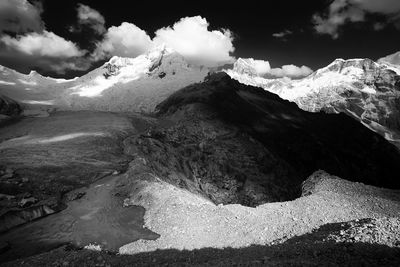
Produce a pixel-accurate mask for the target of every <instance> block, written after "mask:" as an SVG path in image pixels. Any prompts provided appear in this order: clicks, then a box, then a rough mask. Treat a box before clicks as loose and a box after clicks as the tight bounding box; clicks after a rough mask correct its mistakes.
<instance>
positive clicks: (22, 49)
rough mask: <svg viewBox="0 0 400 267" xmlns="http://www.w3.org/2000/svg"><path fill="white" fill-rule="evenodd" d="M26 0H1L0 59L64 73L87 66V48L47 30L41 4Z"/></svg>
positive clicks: (19, 67) (24, 68)
mask: <svg viewBox="0 0 400 267" xmlns="http://www.w3.org/2000/svg"><path fill="white" fill-rule="evenodd" d="M39 3H40V2H36V4H35V5H32V4H30V3H29V2H28V1H26V0H1V1H0V21H1V23H0V60H1V64H7V65H8V66H9V67H13V68H15V69H17V70H20V71H23V72H27V71H29V70H31V69H35V68H38V69H40V70H43V71H53V72H56V73H60V74H62V73H65V71H66V70H87V69H88V68H89V67H90V65H91V63H90V61H89V60H88V59H87V58H86V57H85V55H86V54H87V51H85V50H82V49H80V48H79V47H78V46H77V45H76V44H75V43H73V42H71V41H69V40H66V39H64V38H63V37H61V36H58V35H57V34H55V33H53V32H50V31H47V30H46V28H45V23H44V22H43V20H42V18H41V13H42V7H41V6H40V4H39Z"/></svg>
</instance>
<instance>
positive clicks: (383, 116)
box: [227, 59, 400, 143]
mask: <svg viewBox="0 0 400 267" xmlns="http://www.w3.org/2000/svg"><path fill="white" fill-rule="evenodd" d="M227 73H228V74H229V75H230V76H231V77H232V78H234V79H236V80H238V81H240V82H241V83H244V84H249V85H253V86H259V87H262V88H264V89H265V90H267V91H270V92H272V93H275V94H277V95H279V96H280V97H281V98H283V99H287V100H290V101H293V102H295V103H296V104H297V105H298V106H299V107H300V108H301V109H303V110H307V111H311V112H318V111H325V112H328V113H339V112H343V113H346V114H347V115H349V116H351V117H353V118H355V119H357V120H358V121H360V122H361V123H362V124H364V125H365V126H367V127H369V128H370V129H372V130H374V131H376V132H378V133H379V134H381V135H382V136H384V137H385V138H386V139H388V140H390V141H392V142H394V143H398V142H400V68H397V67H396V66H394V65H388V64H385V63H376V62H373V61H372V60H369V59H351V60H343V59H337V60H335V61H334V62H332V63H331V64H330V65H328V66H327V67H325V68H322V69H319V70H317V71H316V72H314V73H312V74H311V75H310V76H308V77H306V78H303V79H301V80H290V79H264V78H262V77H259V76H257V75H255V74H254V73H250V74H249V73H248V71H243V66H240V67H236V68H235V67H234V69H233V70H228V71H227Z"/></svg>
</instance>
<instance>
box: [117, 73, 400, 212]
mask: <svg viewBox="0 0 400 267" xmlns="http://www.w3.org/2000/svg"><path fill="white" fill-rule="evenodd" d="M157 109H158V115H159V117H160V119H163V120H164V121H165V122H169V123H164V124H165V125H163V126H160V127H156V128H154V129H152V130H151V131H149V132H148V133H147V134H146V135H141V136H135V137H132V138H129V139H127V140H126V142H125V145H126V150H127V152H128V153H131V154H137V153H139V154H140V155H141V156H144V157H145V158H146V159H147V162H148V164H149V165H150V166H151V168H152V170H153V171H154V172H155V173H156V175H157V176H159V177H163V179H165V180H167V182H170V183H172V184H174V185H178V186H180V187H183V188H187V189H189V190H190V191H191V192H195V193H200V194H202V195H204V196H206V197H208V198H210V199H211V200H212V201H214V202H215V203H224V204H227V203H241V204H244V205H249V206H254V205H257V204H260V203H265V202H273V201H282V200H287V199H293V198H295V197H297V196H298V195H299V192H300V184H301V182H302V181H304V180H305V179H306V178H307V177H308V176H309V175H310V174H311V173H312V172H314V171H315V170H318V169H323V170H325V171H327V172H329V173H332V174H334V175H338V176H340V177H342V178H345V179H348V180H352V181H361V182H364V183H367V184H371V185H377V186H382V187H388V188H400V181H399V180H398V179H397V178H396V177H397V175H396V173H399V171H400V154H399V152H398V150H397V149H396V148H395V147H394V146H393V145H391V144H389V143H388V142H387V141H386V140H385V139H384V138H382V137H381V136H379V135H377V134H376V133H374V132H372V131H370V130H369V129H367V128H366V127H364V126H362V125H361V124H359V123H358V122H356V121H354V120H353V119H351V118H349V117H348V116H346V115H343V114H325V113H322V112H321V113H309V112H305V111H302V110H300V109H299V108H298V107H297V106H296V104H294V103H290V102H288V101H285V100H282V99H280V98H279V97H278V96H276V95H274V94H272V93H269V92H266V91H264V90H263V89H261V88H256V87H251V86H246V85H243V84H240V83H239V82H237V81H235V80H232V79H231V78H230V77H229V76H228V75H226V74H223V73H219V74H213V75H211V76H209V77H208V78H207V79H206V81H205V82H204V83H200V84H195V85H191V86H188V87H186V88H184V89H182V90H180V91H178V92H176V93H175V94H173V95H172V96H170V97H169V98H168V99H167V100H165V101H164V102H162V103H161V104H160V105H159V106H158V107H157Z"/></svg>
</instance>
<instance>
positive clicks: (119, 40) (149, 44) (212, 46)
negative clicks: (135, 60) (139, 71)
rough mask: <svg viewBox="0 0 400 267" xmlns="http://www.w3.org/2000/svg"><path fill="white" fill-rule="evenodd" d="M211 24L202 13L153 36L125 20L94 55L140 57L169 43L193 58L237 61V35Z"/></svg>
mask: <svg viewBox="0 0 400 267" xmlns="http://www.w3.org/2000/svg"><path fill="white" fill-rule="evenodd" d="M208 27H209V23H208V22H207V20H206V19H205V18H202V17H200V16H196V17H185V18H182V19H180V20H179V21H178V22H176V23H175V24H174V25H173V26H172V27H164V28H161V29H159V30H157V31H156V32H155V37H154V39H153V40H152V39H151V38H150V36H149V35H148V34H147V33H146V32H145V31H144V30H142V29H140V28H139V27H137V26H136V25H134V24H132V23H128V22H123V23H122V24H121V25H120V26H112V27H110V28H108V29H107V32H106V33H105V35H104V39H103V40H102V41H100V42H99V43H98V44H97V49H96V51H95V52H94V58H96V59H99V58H106V57H108V56H122V57H136V56H138V55H141V54H143V53H145V52H147V51H148V50H150V49H152V48H154V47H156V46H159V45H163V44H165V45H166V46H168V47H170V48H172V49H173V50H175V51H176V52H177V53H179V54H181V55H182V56H184V57H185V58H186V59H188V60H189V61H193V62H195V63H199V64H204V65H207V66H215V65H217V64H219V63H227V62H231V61H232V60H233V57H232V56H231V55H230V53H231V52H233V51H234V47H233V44H232V41H233V37H232V34H231V32H230V31H229V30H219V31H217V30H214V31H210V30H209V29H208Z"/></svg>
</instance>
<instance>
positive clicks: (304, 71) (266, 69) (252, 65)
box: [234, 58, 313, 78]
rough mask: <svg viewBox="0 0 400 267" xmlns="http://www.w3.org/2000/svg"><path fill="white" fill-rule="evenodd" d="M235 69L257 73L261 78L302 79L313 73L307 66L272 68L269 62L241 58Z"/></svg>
mask: <svg viewBox="0 0 400 267" xmlns="http://www.w3.org/2000/svg"><path fill="white" fill-rule="evenodd" d="M234 68H235V69H236V70H237V71H239V72H243V73H252V74H253V73H257V75H258V76H261V77H271V76H273V77H289V78H301V77H305V76H308V75H310V74H311V73H312V72H313V71H312V69H310V68H309V67H307V66H304V65H303V66H301V67H298V66H296V65H293V64H291V65H283V66H282V67H280V68H271V65H270V63H269V61H266V60H258V59H252V58H245V59H243V58H239V59H238V60H237V61H236V63H235V65H234Z"/></svg>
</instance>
